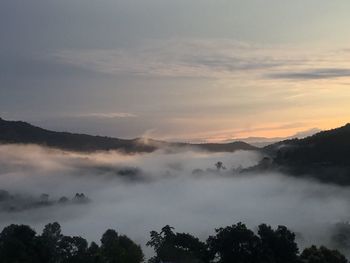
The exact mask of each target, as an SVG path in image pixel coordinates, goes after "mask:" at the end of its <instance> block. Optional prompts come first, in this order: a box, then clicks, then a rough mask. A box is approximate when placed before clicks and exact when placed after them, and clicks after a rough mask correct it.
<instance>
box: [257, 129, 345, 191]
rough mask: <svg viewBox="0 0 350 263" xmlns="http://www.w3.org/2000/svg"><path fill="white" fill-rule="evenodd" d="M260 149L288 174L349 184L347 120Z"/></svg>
mask: <svg viewBox="0 0 350 263" xmlns="http://www.w3.org/2000/svg"><path fill="white" fill-rule="evenodd" d="M263 150H264V151H265V152H266V153H268V154H269V155H270V156H272V157H273V159H274V162H275V164H277V165H279V166H281V167H283V168H284V169H286V171H288V172H290V173H292V174H295V175H310V176H312V177H315V178H317V179H321V180H324V181H328V182H335V183H341V184H343V183H345V184H350V124H346V125H345V126H343V127H340V128H336V129H332V130H328V131H322V132H319V133H317V134H315V135H313V136H310V137H307V138H305V139H293V140H286V141H282V142H278V143H275V144H272V145H269V146H266V147H265V148H264V149H263Z"/></svg>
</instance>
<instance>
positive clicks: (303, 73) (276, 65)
mask: <svg viewBox="0 0 350 263" xmlns="http://www.w3.org/2000/svg"><path fill="white" fill-rule="evenodd" d="M308 52H309V53H310V54H308ZM346 53H347V52H346V51H344V50H342V51H337V52H332V51H329V50H322V49H319V50H312V51H310V50H308V49H307V48H291V47H289V46H271V45H270V46H267V45H265V46H264V45H258V44H250V43H245V42H238V41H232V40H225V39H216V40H198V39H183V40H163V41H161V40H158V41H155V40H153V41H148V42H146V44H144V45H143V46H142V47H140V46H139V47H134V48H128V49H126V48H125V49H122V48H119V49H79V50H61V51H57V52H55V53H54V54H51V56H52V59H55V60H57V61H59V62H60V63H67V64H69V65H74V66H80V67H82V68H85V69H87V70H93V71H96V72H100V73H105V74H111V75H115V74H129V75H136V76H163V77H164V76H165V77H207V78H246V77H247V76H250V78H254V77H255V78H258V79H259V78H260V79H265V78H267V79H280V80H283V79H299V80H310V79H314V80H317V79H326V78H338V77H346V76H349V69H348V66H349V65H348V64H347V62H346V59H345V58H344V55H346ZM345 57H346V56H345ZM333 65H337V66H338V67H332V66H333ZM340 65H341V66H344V67H339V66H340ZM320 66H322V67H320Z"/></svg>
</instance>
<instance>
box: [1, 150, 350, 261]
mask: <svg viewBox="0 0 350 263" xmlns="http://www.w3.org/2000/svg"><path fill="white" fill-rule="evenodd" d="M262 158H263V156H262V155H261V153H259V152H255V151H237V152H234V153H207V152H203V151H202V152H201V151H197V150H196V149H192V150H190V149H186V150H181V151H180V150H176V149H172V150H169V149H167V150H159V151H156V152H154V153H147V154H135V155H125V154H122V153H118V152H100V153H90V154H85V153H84V154H83V153H73V152H64V151H60V150H54V149H47V148H43V147H39V146H30V145H26V146H24V145H2V146H0V189H1V192H0V229H2V228H3V227H5V226H7V225H9V224H12V223H17V224H19V223H21V224H29V225H31V226H33V227H34V228H35V229H36V230H37V231H41V229H42V228H43V226H44V225H45V224H47V223H49V222H54V221H58V222H59V223H60V224H61V225H62V228H63V230H64V232H65V233H67V234H71V235H82V236H84V237H85V238H87V239H88V240H98V239H99V237H100V236H101V234H102V233H103V232H104V231H105V229H107V228H114V229H116V230H117V231H118V232H120V233H123V234H127V235H128V236H130V237H131V238H132V239H133V240H135V242H137V243H139V244H141V245H142V246H143V247H145V244H146V242H147V240H148V239H149V232H150V231H151V230H157V231H158V230H160V229H161V228H162V227H163V226H165V225H167V224H169V225H171V226H173V227H175V228H176V230H177V231H180V232H190V233H194V234H196V235H197V236H198V237H200V238H202V239H205V238H207V236H208V235H210V234H213V232H214V229H215V228H217V227H221V226H227V225H231V224H234V223H237V222H239V221H242V222H244V223H246V224H247V225H248V226H249V227H252V228H254V227H256V226H257V225H259V224H261V223H267V224H271V225H272V226H277V225H286V226H287V227H289V228H290V229H291V230H293V231H294V232H295V233H296V234H297V241H298V243H299V244H300V245H301V246H307V245H311V244H318V245H320V244H323V245H329V246H333V247H334V246H336V245H335V244H333V243H332V242H333V241H332V240H333V239H332V237H333V236H334V231H335V229H336V227H335V225H336V224H337V223H340V222H347V221H348V220H349V212H350V205H349V197H350V189H349V188H348V187H342V186H335V185H330V184H322V183H319V182H317V181H311V180H306V179H301V178H295V177H290V176H286V175H283V174H279V173H276V172H261V173H260V172H254V173H252V172H250V173H239V171H240V170H241V169H244V168H248V167H251V166H254V165H256V164H258V163H259V161H260V160H261V159H262ZM218 162H222V164H223V166H222V167H217V166H216V164H217V163H218ZM1 193H2V195H1ZM77 193H78V194H79V196H80V195H81V194H83V195H84V198H83V199H79V196H78V197H77V195H76V194H77ZM6 195H7V197H6ZM1 198H2V199H1ZM6 198H7V199H6ZM6 202H7V203H8V205H6ZM145 252H146V254H149V253H150V252H149V251H148V250H146V251H145Z"/></svg>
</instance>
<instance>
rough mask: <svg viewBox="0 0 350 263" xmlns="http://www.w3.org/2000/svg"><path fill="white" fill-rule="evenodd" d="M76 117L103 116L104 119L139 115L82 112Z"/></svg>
mask: <svg viewBox="0 0 350 263" xmlns="http://www.w3.org/2000/svg"><path fill="white" fill-rule="evenodd" d="M74 117H78V118H102V119H115V118H134V117H137V115H135V114H133V113H128V112H105V113H101V112H100V113H82V114H77V115H75V116H74Z"/></svg>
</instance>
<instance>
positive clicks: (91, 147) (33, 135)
mask: <svg viewBox="0 0 350 263" xmlns="http://www.w3.org/2000/svg"><path fill="white" fill-rule="evenodd" d="M0 143H2V144H37V145H41V146H47V147H52V148H58V149H63V150H69V151H80V152H92V151H108V150H119V151H122V152H126V153H137V152H140V153H142V152H153V151H155V150H157V149H160V148H172V147H177V148H183V147H196V148H199V149H202V150H206V151H212V152H233V151H237V150H257V148H256V147H254V146H251V145H249V144H247V143H244V142H234V143H227V144H189V143H168V142H164V141H157V140H148V141H147V142H144V141H143V140H142V139H132V140H125V139H118V138H111V137H105V136H92V135H87V134H76V133H69V132H55V131H49V130H46V129H42V128H40V127H36V126H33V125H31V124H29V123H26V122H22V121H7V120H4V119H2V118H0Z"/></svg>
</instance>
